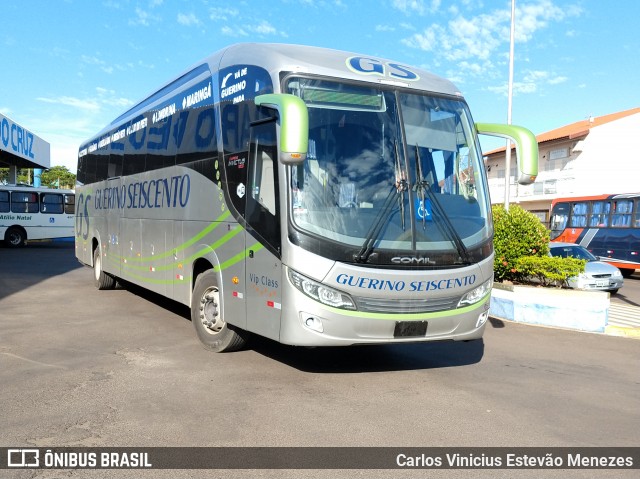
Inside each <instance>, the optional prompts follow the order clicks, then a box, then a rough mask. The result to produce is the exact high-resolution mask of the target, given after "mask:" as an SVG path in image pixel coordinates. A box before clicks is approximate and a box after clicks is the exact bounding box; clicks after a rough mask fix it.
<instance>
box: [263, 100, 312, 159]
mask: <svg viewBox="0 0 640 479" xmlns="http://www.w3.org/2000/svg"><path fill="white" fill-rule="evenodd" d="M255 104H256V106H263V107H266V108H273V109H275V110H278V116H279V119H280V144H279V145H278V151H279V160H280V162H281V163H283V164H285V165H299V164H301V163H302V162H304V160H305V159H306V158H307V151H308V149H309V112H308V111H307V105H305V103H304V102H303V101H302V100H301V99H300V98H298V97H297V96H295V95H290V94H288V93H270V94H266V95H258V96H256V98H255Z"/></svg>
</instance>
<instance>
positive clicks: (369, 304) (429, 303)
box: [354, 296, 461, 313]
mask: <svg viewBox="0 0 640 479" xmlns="http://www.w3.org/2000/svg"><path fill="white" fill-rule="evenodd" d="M460 298H461V296H455V297H452V296H449V297H446V298H432V299H387V298H354V299H355V302H356V305H357V307H358V311H363V312H367V313H433V312H437V311H446V310H450V309H454V308H455V307H456V306H457V305H458V302H459V301H460Z"/></svg>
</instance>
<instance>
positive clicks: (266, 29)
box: [252, 20, 276, 35]
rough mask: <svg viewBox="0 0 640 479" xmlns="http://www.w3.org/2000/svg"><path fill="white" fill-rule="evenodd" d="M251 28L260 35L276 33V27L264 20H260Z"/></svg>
mask: <svg viewBox="0 0 640 479" xmlns="http://www.w3.org/2000/svg"><path fill="white" fill-rule="evenodd" d="M252 30H253V31H254V32H256V33H259V34H261V35H273V34H275V33H276V29H275V28H274V27H273V25H271V24H270V23H269V22H267V21H266V20H263V21H261V22H260V23H259V24H258V25H256V26H254V27H253V28H252Z"/></svg>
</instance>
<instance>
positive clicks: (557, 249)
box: [549, 243, 624, 294]
mask: <svg viewBox="0 0 640 479" xmlns="http://www.w3.org/2000/svg"><path fill="white" fill-rule="evenodd" d="M549 255H550V256H560V257H562V258H568V257H571V258H577V259H584V260H587V264H586V265H585V267H584V272H582V273H580V274H579V275H578V276H574V277H571V278H569V280H568V281H567V282H568V283H569V286H570V287H571V288H574V289H584V290H589V291H592V290H596V291H609V292H610V293H611V294H615V293H617V292H618V290H619V289H620V288H622V285H623V284H624V279H623V278H622V273H621V272H620V270H619V269H618V268H616V267H615V266H613V265H611V264H609V263H606V262H604V261H599V260H598V258H597V257H596V256H594V255H593V254H591V253H590V252H589V251H588V250H587V249H586V248H584V247H583V246H580V245H578V244H574V243H549Z"/></svg>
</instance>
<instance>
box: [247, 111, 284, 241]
mask: <svg viewBox="0 0 640 479" xmlns="http://www.w3.org/2000/svg"><path fill="white" fill-rule="evenodd" d="M275 125H276V123H275V121H268V122H265V123H260V124H258V125H254V126H253V127H252V128H251V130H252V136H251V148H250V151H249V171H248V184H247V203H246V208H245V217H246V220H247V222H248V223H249V224H250V225H251V227H252V228H253V229H254V230H255V231H256V233H258V234H259V235H260V236H261V237H262V238H264V239H265V240H266V242H267V243H269V244H270V245H271V246H272V247H273V248H274V249H275V250H278V251H279V250H280V223H279V221H280V219H279V207H278V173H277V172H278V164H277V157H278V150H277V147H276V128H275Z"/></svg>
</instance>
